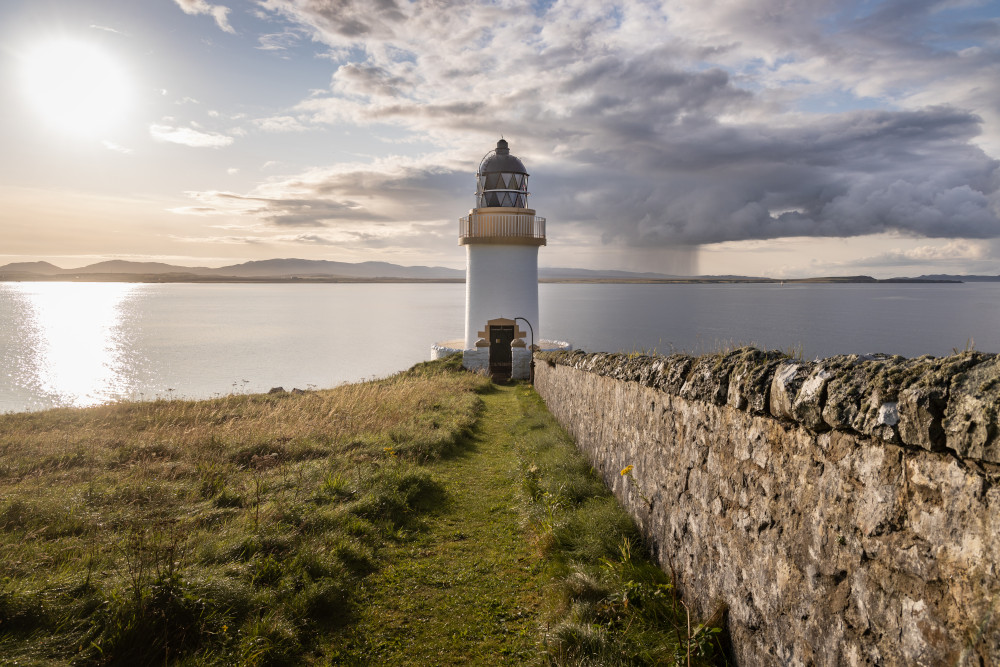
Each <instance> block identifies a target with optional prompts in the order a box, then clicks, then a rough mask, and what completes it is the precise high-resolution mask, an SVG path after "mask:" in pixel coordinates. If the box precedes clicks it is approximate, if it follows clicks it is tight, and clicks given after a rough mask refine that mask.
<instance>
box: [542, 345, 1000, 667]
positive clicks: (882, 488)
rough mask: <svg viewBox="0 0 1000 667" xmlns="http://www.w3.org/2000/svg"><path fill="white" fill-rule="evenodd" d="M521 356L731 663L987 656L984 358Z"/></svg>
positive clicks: (996, 637) (989, 593)
mask: <svg viewBox="0 0 1000 667" xmlns="http://www.w3.org/2000/svg"><path fill="white" fill-rule="evenodd" d="M537 359H538V361H537V362H536V369H535V384H536V388H537V390H538V392H539V393H540V394H541V396H542V397H543V398H544V399H545V402H546V404H547V405H548V407H549V410H550V411H551V412H552V413H553V414H554V415H555V416H556V418H557V419H558V420H559V421H560V422H561V423H562V424H563V426H564V427H565V428H566V429H567V430H568V431H570V433H572V434H573V436H574V437H575V438H576V441H577V444H578V446H579V447H580V449H581V450H582V451H583V452H584V453H585V454H586V455H587V456H588V457H589V458H590V461H591V463H592V464H593V465H594V468H595V469H596V470H597V471H598V472H599V474H600V475H601V476H602V477H603V478H604V480H605V481H606V482H607V484H608V485H609V487H610V488H611V489H612V490H613V491H614V493H615V495H616V496H617V497H618V498H619V499H620V500H621V502H622V503H623V505H624V506H625V507H627V508H628V510H629V511H630V513H631V514H632V515H633V516H634V517H635V519H636V521H637V523H638V524H639V525H640V527H641V529H642V531H643V532H644V534H645V535H646V536H647V538H648V541H649V544H650V547H651V549H652V550H653V553H654V555H655V556H656V558H657V559H658V560H659V562H660V564H661V566H662V567H663V568H664V570H666V571H667V572H668V573H671V574H672V575H673V576H674V578H675V581H676V583H677V586H678V588H679V589H680V590H681V592H682V594H683V595H684V596H685V598H686V600H688V601H689V603H693V606H694V608H695V609H696V610H697V611H698V613H699V614H700V615H701V616H702V617H707V616H709V615H711V614H712V613H713V612H715V611H716V610H717V609H719V608H720V607H724V608H726V609H727V615H726V618H727V621H726V623H727V626H728V629H729V630H730V633H731V637H732V641H733V648H734V653H735V657H736V659H737V662H738V664H740V665H864V664H871V665H943V664H947V665H955V664H960V665H993V664H998V661H1000V577H998V575H1000V486H998V485H997V482H998V480H1000V465H998V463H1000V424H998V407H1000V358H997V357H996V356H994V355H984V354H978V353H974V352H968V353H964V354H960V355H956V356H953V357H948V358H942V359H935V358H930V357H922V358H919V359H903V358H901V357H887V356H854V355H852V356H843V357H834V358H830V359H825V360H820V361H816V362H802V361H795V360H791V359H787V358H785V357H784V356H783V355H781V354H777V353H764V352H760V351H758V350H754V349H749V348H744V349H740V350H736V351H734V352H732V353H729V354H718V355H711V356H705V357H699V358H692V357H688V356H685V355H671V356H669V357H655V358H654V357H635V356H625V355H610V354H589V355H588V354H584V353H581V352H575V353H558V352H557V353H542V354H539V355H538V357H537ZM628 466H631V470H630V471H628V472H626V473H625V474H622V471H623V470H627V469H628Z"/></svg>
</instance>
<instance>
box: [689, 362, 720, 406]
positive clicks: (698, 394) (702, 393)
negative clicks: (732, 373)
mask: <svg viewBox="0 0 1000 667" xmlns="http://www.w3.org/2000/svg"><path fill="white" fill-rule="evenodd" d="M729 368H730V367H729V364H727V363H726V356H725V355H723V354H711V355H705V356H703V357H700V358H699V359H698V360H697V361H696V362H695V364H694V367H693V368H692V369H691V372H690V374H689V375H688V377H687V380H686V381H685V382H684V385H683V386H682V387H681V391H680V395H681V397H682V398H686V399H688V400H693V401H706V402H708V403H715V404H716V405H725V403H726V396H727V393H728V392H729Z"/></svg>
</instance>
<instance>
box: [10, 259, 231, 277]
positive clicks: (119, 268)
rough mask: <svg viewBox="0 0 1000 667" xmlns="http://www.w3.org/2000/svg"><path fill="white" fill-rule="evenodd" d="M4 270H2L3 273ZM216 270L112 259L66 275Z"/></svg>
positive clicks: (67, 271) (187, 272)
mask: <svg viewBox="0 0 1000 667" xmlns="http://www.w3.org/2000/svg"><path fill="white" fill-rule="evenodd" d="M2 270H3V268H0V271H2ZM214 270H215V269H210V268H208V267H205V266H174V265H173V264H164V263H163V262H128V261H125V260H122V259H112V260H109V261H107V262H98V263H97V264H89V265H87V266H83V267H80V268H79V269H66V270H65V271H64V273H77V274H80V273H83V274H91V273H140V274H159V273H184V274H195V275H207V274H209V273H211V272H212V271H214Z"/></svg>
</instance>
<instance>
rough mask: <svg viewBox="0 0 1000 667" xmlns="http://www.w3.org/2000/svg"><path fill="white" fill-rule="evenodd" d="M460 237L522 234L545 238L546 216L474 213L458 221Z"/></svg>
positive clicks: (521, 235) (528, 236) (527, 236)
mask: <svg viewBox="0 0 1000 667" xmlns="http://www.w3.org/2000/svg"><path fill="white" fill-rule="evenodd" d="M458 236H459V238H463V239H467V238H486V237H493V236H520V237H525V238H531V239H544V238H545V218H542V217H539V216H537V215H517V214H511V213H474V214H472V215H467V216H465V217H464V218H461V219H460V220H459V221H458Z"/></svg>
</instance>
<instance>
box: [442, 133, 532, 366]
mask: <svg viewBox="0 0 1000 667" xmlns="http://www.w3.org/2000/svg"><path fill="white" fill-rule="evenodd" d="M528 194H529V193H528V172H527V170H526V169H525V168H524V164H523V163H522V162H521V160H519V159H518V158H516V157H514V156H513V155H511V154H510V148H509V147H508V145H507V142H506V141H504V140H503V139H501V140H500V141H498V142H497V147H496V149H495V150H492V151H490V152H489V153H488V154H487V155H486V157H484V158H483V159H482V161H481V162H480V164H479V170H478V172H477V173H476V208H474V209H472V210H471V211H469V215H467V216H466V217H464V218H462V219H461V220H460V221H459V234H458V243H459V245H464V246H465V249H466V273H465V349H464V351H463V362H462V364H463V366H465V367H466V368H469V369H473V370H478V369H484V370H488V371H489V373H490V374H491V375H493V376H494V377H499V378H513V379H527V378H528V376H529V373H530V364H531V352H532V351H531V349H530V346H531V345H532V344H535V343H538V342H539V341H540V336H539V328H538V248H539V246H543V245H545V218H540V217H538V216H536V215H535V211H534V210H533V209H530V208H528Z"/></svg>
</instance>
